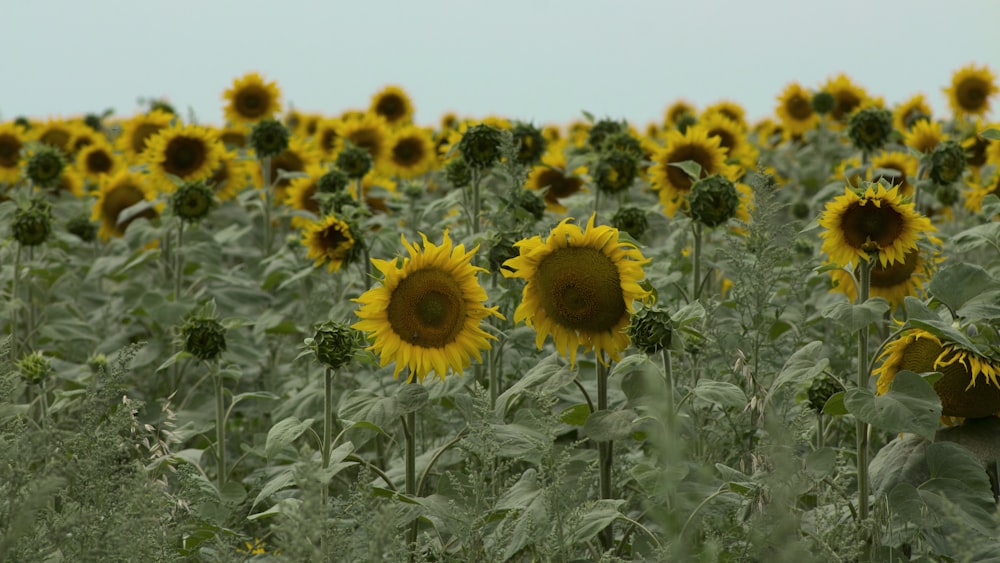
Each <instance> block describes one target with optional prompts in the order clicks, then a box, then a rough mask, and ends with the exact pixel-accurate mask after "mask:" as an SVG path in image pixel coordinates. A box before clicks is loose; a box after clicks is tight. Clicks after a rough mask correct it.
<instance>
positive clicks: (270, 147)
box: [250, 119, 288, 158]
mask: <svg viewBox="0 0 1000 563" xmlns="http://www.w3.org/2000/svg"><path fill="white" fill-rule="evenodd" d="M250 146H251V147H252V148H253V150H254V152H256V153H257V158H265V157H268V156H277V155H279V154H281V153H283V152H285V149H287V148H288V129H287V128H286V127H285V126H284V125H282V124H281V122H280V121H276V120H274V119H262V120H261V121H259V122H257V124H256V125H254V126H253V129H251V130H250Z"/></svg>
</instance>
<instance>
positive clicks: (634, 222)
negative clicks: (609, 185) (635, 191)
mask: <svg viewBox="0 0 1000 563" xmlns="http://www.w3.org/2000/svg"><path fill="white" fill-rule="evenodd" d="M611 226H612V227H614V228H616V229H618V230H619V231H621V232H624V233H628V236H630V237H632V238H633V239H635V240H639V239H641V238H642V235H644V234H646V231H647V230H648V229H649V219H648V218H647V217H646V211H645V210H644V209H642V208H639V207H632V206H622V207H619V208H618V211H616V212H615V214H614V215H613V216H612V217H611Z"/></svg>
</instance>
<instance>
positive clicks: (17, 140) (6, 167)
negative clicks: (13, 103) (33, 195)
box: [0, 121, 28, 184]
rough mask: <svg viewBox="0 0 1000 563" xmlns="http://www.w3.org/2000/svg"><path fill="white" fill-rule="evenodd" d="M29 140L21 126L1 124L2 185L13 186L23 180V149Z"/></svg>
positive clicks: (0, 163)
mask: <svg viewBox="0 0 1000 563" xmlns="http://www.w3.org/2000/svg"><path fill="white" fill-rule="evenodd" d="M27 140H28V136H27V132H26V131H25V130H24V128H23V127H21V126H20V125H18V124H16V123H14V122H13V121H8V122H6V123H0V184H13V183H15V182H17V181H18V180H19V179H20V178H21V149H22V148H24V143H25V142H26V141H27Z"/></svg>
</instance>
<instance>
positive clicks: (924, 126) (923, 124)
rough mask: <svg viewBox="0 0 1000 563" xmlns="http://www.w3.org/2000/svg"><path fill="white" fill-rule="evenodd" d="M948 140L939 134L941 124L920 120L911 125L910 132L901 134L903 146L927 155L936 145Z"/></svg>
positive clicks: (946, 136)
mask: <svg viewBox="0 0 1000 563" xmlns="http://www.w3.org/2000/svg"><path fill="white" fill-rule="evenodd" d="M947 139H948V135H946V134H944V133H942V132H941V123H939V122H937V121H931V120H928V119H922V120H920V121H918V122H916V123H914V124H913V126H912V127H910V130H909V131H907V132H905V133H903V144H904V145H906V146H908V147H910V148H911V149H914V150H916V151H919V152H922V153H924V154H927V153H929V152H931V151H933V150H934V148H935V147H937V146H938V143H940V142H941V141H945V140H947Z"/></svg>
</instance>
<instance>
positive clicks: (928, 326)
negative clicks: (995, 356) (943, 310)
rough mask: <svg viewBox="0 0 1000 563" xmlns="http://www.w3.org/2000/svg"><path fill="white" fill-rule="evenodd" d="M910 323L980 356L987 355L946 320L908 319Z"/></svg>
mask: <svg viewBox="0 0 1000 563" xmlns="http://www.w3.org/2000/svg"><path fill="white" fill-rule="evenodd" d="M908 324H909V325H910V326H912V327H915V328H920V329H923V330H926V331H927V332H929V333H931V334H933V335H934V336H937V337H938V338H940V339H941V340H945V341H950V342H954V343H956V344H958V345H960V346H962V347H964V348H965V349H967V350H969V351H970V352H975V353H977V354H979V355H980V356H985V355H987V354H983V353H982V352H980V351H979V348H977V347H976V345H975V344H973V343H972V341H971V340H969V339H968V338H966V336H965V334H963V333H961V332H959V331H958V330H956V329H955V327H953V326H951V325H950V324H949V323H946V322H944V321H922V320H919V319H911V320H910V321H908Z"/></svg>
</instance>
